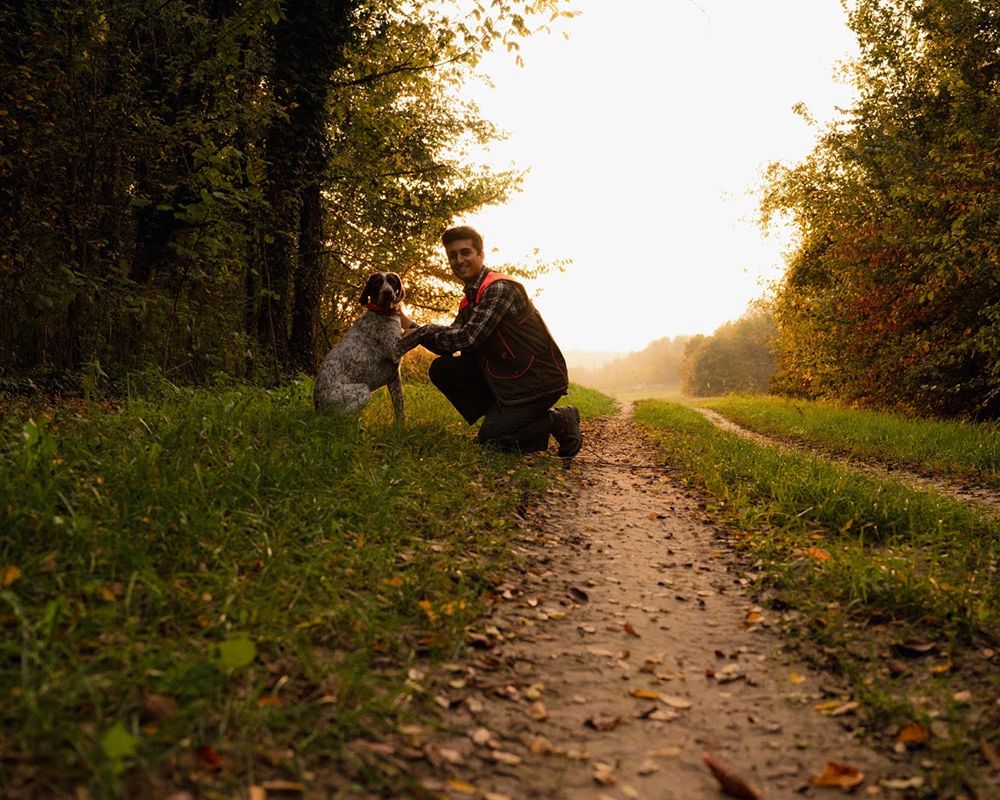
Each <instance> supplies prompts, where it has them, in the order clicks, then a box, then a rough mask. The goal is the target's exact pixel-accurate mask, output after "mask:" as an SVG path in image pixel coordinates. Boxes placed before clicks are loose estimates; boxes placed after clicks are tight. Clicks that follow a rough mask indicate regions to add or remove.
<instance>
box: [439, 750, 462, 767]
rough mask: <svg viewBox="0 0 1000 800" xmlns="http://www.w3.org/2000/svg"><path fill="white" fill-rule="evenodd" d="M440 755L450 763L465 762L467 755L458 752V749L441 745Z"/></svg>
mask: <svg viewBox="0 0 1000 800" xmlns="http://www.w3.org/2000/svg"><path fill="white" fill-rule="evenodd" d="M438 755H440V756H441V758H443V759H444V760H445V761H447V762H448V763H449V764H464V763H465V756H463V755H462V754H461V753H459V752H458V750H452V749H451V748H450V747H439V748H438Z"/></svg>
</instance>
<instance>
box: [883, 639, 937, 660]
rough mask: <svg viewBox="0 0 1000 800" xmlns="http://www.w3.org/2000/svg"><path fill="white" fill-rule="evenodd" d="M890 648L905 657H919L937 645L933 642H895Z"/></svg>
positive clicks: (934, 648)
mask: <svg viewBox="0 0 1000 800" xmlns="http://www.w3.org/2000/svg"><path fill="white" fill-rule="evenodd" d="M892 649H893V650H894V651H896V653H897V654H899V655H902V656H906V657H907V658H919V657H920V656H925V655H927V654H928V653H932V652H934V651H935V650H937V649H938V646H937V644H936V643H934V642H897V643H896V644H894V645H893V646H892Z"/></svg>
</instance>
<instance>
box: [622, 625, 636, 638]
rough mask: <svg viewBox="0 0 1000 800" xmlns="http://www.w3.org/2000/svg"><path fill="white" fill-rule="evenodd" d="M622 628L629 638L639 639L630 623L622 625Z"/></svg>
mask: <svg viewBox="0 0 1000 800" xmlns="http://www.w3.org/2000/svg"><path fill="white" fill-rule="evenodd" d="M622 628H624V630H625V633H627V634H628V635H629V636H634V637H635V638H636V639H639V638H641V637H640V636H639V634H638V633H636V630H635V628H633V627H632V623H631V622H626V623H625V624H624V625H622Z"/></svg>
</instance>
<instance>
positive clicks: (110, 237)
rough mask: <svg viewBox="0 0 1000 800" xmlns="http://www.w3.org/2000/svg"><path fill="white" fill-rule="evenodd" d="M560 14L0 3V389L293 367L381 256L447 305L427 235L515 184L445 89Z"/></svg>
mask: <svg viewBox="0 0 1000 800" xmlns="http://www.w3.org/2000/svg"><path fill="white" fill-rule="evenodd" d="M563 2H564V0H506V1H505V2H502V3H490V4H486V3H483V2H478V0H470V2H469V3H468V4H467V8H466V9H465V11H466V12H468V13H467V14H462V15H458V14H457V13H456V12H455V11H454V9H453V7H452V6H450V5H449V4H441V3H437V2H430V1H429V0H425V1H423V2H416V3H403V2H401V0H339V1H338V2H319V0H283V1H282V0H239V1H238V0H191V2H187V3H173V2H166V3H153V4H148V3H142V2H139V0H122V2H116V3H108V2H106V0H54V2H46V3H42V2H39V0H26V1H25V2H23V3H18V4H14V5H11V4H8V5H6V6H3V7H2V8H0V24H3V25H4V30H5V37H4V43H3V46H2V49H0V59H2V61H0V382H4V383H6V384H8V385H17V384H19V383H20V384H26V382H28V381H30V380H36V381H37V380H40V379H42V380H49V381H50V382H51V383H52V385H54V386H56V387H59V386H62V387H68V386H71V385H73V384H74V383H79V381H80V380H81V379H82V378H84V377H85V376H87V375H89V376H90V378H94V377H96V376H98V375H103V374H105V372H106V373H108V374H110V375H111V377H112V378H113V379H114V378H120V377H122V376H123V375H125V374H127V373H129V372H134V371H136V370H142V369H145V368H149V367H154V366H155V367H156V368H157V369H159V370H160V371H162V372H164V373H166V374H169V375H170V376H171V378H174V379H183V380H208V379H211V378H212V377H213V376H214V375H216V374H220V373H221V374H224V375H234V376H242V377H258V378H261V379H269V380H272V381H273V380H276V379H277V380H280V379H282V378H283V377H284V376H286V375H288V374H290V373H291V372H293V371H295V370H307V371H309V370H311V369H312V366H313V364H314V359H315V356H316V355H317V348H318V347H320V346H323V345H324V344H325V343H326V342H325V341H324V339H325V337H318V336H317V326H318V325H323V324H326V325H327V328H328V332H329V333H330V335H335V333H334V332H335V331H336V330H337V329H338V328H340V327H342V324H346V322H349V321H350V317H351V315H352V314H353V313H354V311H353V308H349V307H348V303H347V302H346V301H347V299H348V298H350V299H353V297H351V296H352V295H353V294H354V291H355V287H356V286H357V285H359V284H360V283H363V278H364V276H363V275H361V274H360V273H362V272H363V271H367V270H369V269H371V268H372V266H373V265H375V264H377V265H378V266H379V267H382V268H388V269H395V270H397V271H400V272H405V273H407V276H408V278H409V283H410V285H411V287H413V290H414V296H415V297H416V298H417V299H419V300H420V302H422V303H423V304H425V305H427V306H429V307H436V306H439V305H443V303H442V302H441V299H442V296H443V292H444V290H445V289H444V287H445V282H446V280H447V278H448V276H447V275H445V274H443V271H442V269H441V267H440V265H439V263H438V261H439V260H438V259H436V258H435V259H431V257H430V254H431V251H432V248H433V247H434V245H435V240H436V237H437V234H438V231H439V230H440V229H441V228H443V227H445V225H447V224H448V223H449V222H450V221H451V219H452V218H453V217H454V216H455V215H457V214H460V213H463V212H465V211H468V210H472V209H474V208H477V207H479V206H481V205H484V204H487V203H490V202H496V201H499V200H503V199H504V198H505V197H506V196H507V194H508V193H509V192H511V191H514V190H516V188H517V183H518V176H517V175H516V174H515V173H511V172H504V173H499V174H494V173H492V172H490V171H489V170H486V169H481V168H477V167H476V166H475V165H474V164H473V163H471V156H470V155H469V150H468V148H467V147H466V146H465V145H467V144H469V143H471V142H479V143H482V142H486V141H488V140H489V139H491V138H493V137H495V136H497V135H498V133H497V131H495V129H494V128H493V127H492V126H490V125H489V124H488V123H486V122H485V121H483V120H482V119H481V118H480V116H479V114H478V111H477V110H476V109H474V108H471V107H468V106H463V105H461V104H458V103H457V102H455V100H454V97H453V93H451V89H453V87H455V86H456V85H458V84H459V83H460V82H461V81H463V80H466V79H467V78H468V77H469V76H470V75H471V74H472V71H473V70H474V69H475V67H476V64H477V62H478V59H479V57H480V56H481V54H482V53H483V52H484V51H485V50H488V49H490V48H492V47H494V46H503V47H506V48H507V49H509V50H511V51H513V52H514V57H517V56H516V51H517V48H518V41H519V39H520V38H521V37H523V36H526V35H529V34H530V33H532V32H533V31H535V30H538V29H540V28H541V27H544V23H538V22H532V20H539V19H541V18H542V15H543V14H544V15H545V16H546V17H547V16H548V15H549V14H556V15H558V14H559V13H565V12H561V10H560V7H561V5H562V4H563ZM446 12H448V13H446ZM448 14H451V16H449V15H448ZM265 366H266V367H268V368H267V369H265V368H264V367H265Z"/></svg>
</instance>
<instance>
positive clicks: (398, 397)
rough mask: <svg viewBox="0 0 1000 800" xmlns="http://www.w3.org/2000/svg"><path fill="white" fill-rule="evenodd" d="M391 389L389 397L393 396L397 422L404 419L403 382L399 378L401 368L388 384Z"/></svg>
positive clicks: (393, 408)
mask: <svg viewBox="0 0 1000 800" xmlns="http://www.w3.org/2000/svg"><path fill="white" fill-rule="evenodd" d="M386 387H387V388H388V389H389V397H391V398H392V410H393V413H394V414H395V415H396V422H397V423H399V422H402V421H403V383H402V381H401V380H400V379H399V370H398V369H397V370H396V377H395V378H393V379H392V380H391V381H389V383H387V384H386Z"/></svg>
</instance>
